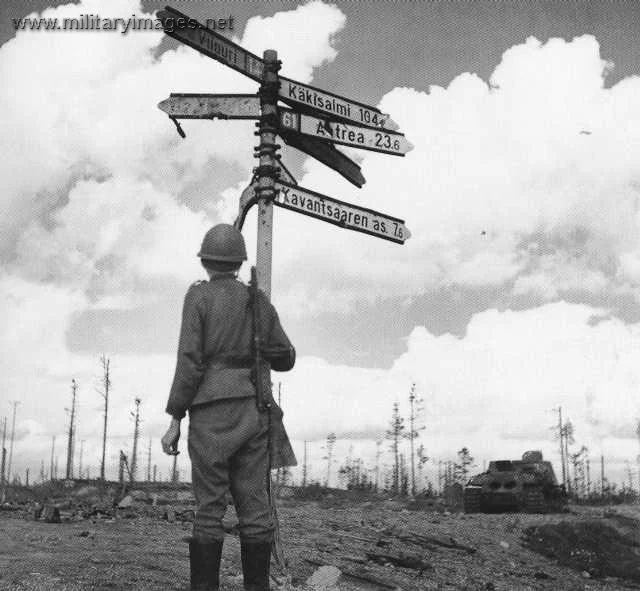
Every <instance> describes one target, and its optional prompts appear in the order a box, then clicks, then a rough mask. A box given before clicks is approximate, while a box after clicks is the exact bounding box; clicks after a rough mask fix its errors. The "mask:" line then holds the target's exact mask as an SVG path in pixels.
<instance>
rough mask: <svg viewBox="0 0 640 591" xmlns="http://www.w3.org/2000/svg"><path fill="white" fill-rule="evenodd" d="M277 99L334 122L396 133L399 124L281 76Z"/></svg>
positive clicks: (363, 105)
mask: <svg viewBox="0 0 640 591" xmlns="http://www.w3.org/2000/svg"><path fill="white" fill-rule="evenodd" d="M278 96H279V98H280V99H281V100H283V101H284V102H285V103H288V104H290V105H291V106H293V107H296V108H297V109H298V110H299V111H305V112H308V113H310V114H315V115H316V116H318V115H320V116H322V115H323V114H327V115H331V117H332V118H333V119H339V120H342V121H353V122H355V123H358V124H359V125H367V126H369V127H379V128H382V129H391V130H395V129H397V128H398V125H397V124H396V123H395V122H394V121H393V120H392V119H391V117H389V115H387V114H386V113H382V112H380V111H379V110H378V109H376V108H375V107H370V106H369V105H365V104H364V103H359V102H356V101H353V100H351V99H347V98H344V97H342V96H338V95H337V94H333V93H331V92H327V91H326V90H320V89H319V88H314V87H313V86H307V85H306V84H302V83H300V82H296V81H295V80H289V79H288V78H284V77H282V76H280V90H279V91H278Z"/></svg>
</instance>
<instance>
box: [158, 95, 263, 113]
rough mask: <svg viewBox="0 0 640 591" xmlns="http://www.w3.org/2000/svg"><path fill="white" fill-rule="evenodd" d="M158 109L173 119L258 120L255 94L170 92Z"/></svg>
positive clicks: (258, 105) (257, 101)
mask: <svg viewBox="0 0 640 591" xmlns="http://www.w3.org/2000/svg"><path fill="white" fill-rule="evenodd" d="M158 108H159V109H160V110H162V111H164V112H165V113H166V114H167V115H169V117H173V118H175V119H214V118H218V119H259V118H260V98H259V97H258V96H257V95H255V94H189V93H174V92H172V93H171V95H170V96H169V98H168V99H165V100H163V101H161V102H159V103H158Z"/></svg>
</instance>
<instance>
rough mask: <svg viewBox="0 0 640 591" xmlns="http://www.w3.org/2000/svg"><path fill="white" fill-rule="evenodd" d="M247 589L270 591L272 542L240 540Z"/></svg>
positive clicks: (247, 590)
mask: <svg viewBox="0 0 640 591" xmlns="http://www.w3.org/2000/svg"><path fill="white" fill-rule="evenodd" d="M240 556H241V558H242V574H243V576H244V589H245V591H269V566H270V562H271V542H245V541H241V542H240Z"/></svg>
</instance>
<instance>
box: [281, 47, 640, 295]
mask: <svg viewBox="0 0 640 591" xmlns="http://www.w3.org/2000/svg"><path fill="white" fill-rule="evenodd" d="M610 68H611V65H610V64H607V63H606V62H605V61H604V60H602V59H601V57H600V52H599V45H598V43H597V41H596V40H595V39H594V38H593V37H591V36H588V35H585V36H583V37H578V38H576V39H574V40H572V41H564V40H560V39H551V40H550V41H548V42H547V43H544V44H543V43H541V42H539V41H537V40H535V39H533V38H531V39H529V40H527V42H526V43H523V44H521V45H518V46H515V47H513V48H511V49H510V50H508V51H506V52H505V53H504V55H503V57H502V61H501V63H500V64H499V65H498V66H497V67H496V69H495V71H494V73H493V75H492V76H491V80H490V84H487V83H486V82H484V81H483V80H481V79H480V78H479V77H478V76H476V75H473V74H467V73H465V74H460V75H459V76H458V77H456V78H455V79H454V80H453V81H452V82H451V83H450V84H449V85H448V87H447V88H441V87H433V86H432V87H431V88H430V90H429V92H428V93H424V92H418V91H416V90H414V89H409V88H396V89H394V90H392V91H390V92H388V93H387V94H386V95H385V96H384V97H383V98H382V100H381V102H380V107H381V108H382V110H383V111H386V112H389V113H390V114H391V115H392V117H393V118H394V119H395V120H396V121H397V122H398V123H399V125H400V128H401V129H402V130H404V131H405V132H406V133H407V136H408V138H409V139H410V141H411V142H412V143H413V144H414V145H415V149H414V150H413V151H412V152H410V153H409V154H408V155H407V156H406V157H405V158H402V159H401V158H396V157H392V156H385V155H379V154H372V153H368V152H367V153H365V152H362V151H361V152H359V154H358V155H359V158H360V159H361V161H362V170H363V173H364V175H365V177H366V178H367V184H366V185H365V186H364V188H363V189H361V190H358V189H355V188H353V187H351V186H348V185H347V183H345V181H344V180H343V179H342V178H340V177H339V176H338V175H337V174H335V173H334V172H332V171H330V170H328V169H327V168H326V167H323V166H322V165H320V164H318V163H315V162H309V163H308V165H307V173H306V174H305V176H304V178H302V179H301V180H300V181H301V184H302V185H303V186H307V187H309V188H311V189H314V190H317V191H320V192H322V193H325V194H327V195H331V196H333V197H337V198H340V199H344V200H346V201H350V202H354V203H357V204H362V205H363V206H366V207H370V208H373V209H377V210H380V211H383V212H386V213H389V214H390V215H395V216H398V217H400V218H404V219H406V222H407V226H408V227H409V229H410V230H411V232H412V237H411V239H410V240H409V241H408V242H407V243H406V244H405V245H404V246H396V245H393V244H388V243H385V242H383V241H381V240H378V239H375V238H370V237H366V236H362V235H360V234H355V233H353V232H347V231H341V230H339V229H336V228H330V227H327V225H326V224H322V223H319V222H317V221H314V220H303V219H301V217H302V216H292V215H284V214H281V213H280V212H278V215H277V219H276V223H277V233H276V248H277V250H278V253H282V254H281V255H280V254H279V256H278V261H277V262H278V266H279V269H280V271H279V272H280V273H282V274H283V275H284V278H283V279H282V284H283V285H289V286H290V289H291V290H292V291H298V292H300V291H301V290H300V289H299V286H298V283H300V281H301V280H300V279H299V277H298V275H297V271H298V270H299V269H300V266H301V264H302V263H301V261H305V262H307V264H309V262H311V264H313V266H314V274H313V278H312V279H313V280H315V285H316V287H318V286H319V285H326V284H330V291H331V292H332V293H330V294H327V297H326V298H325V299H324V303H325V305H326V306H328V307H331V306H332V302H333V301H341V302H342V301H343V300H344V299H345V298H347V299H349V298H350V299H351V301H354V300H356V299H357V298H358V297H360V296H361V295H362V293H366V294H367V296H368V297H375V295H379V296H385V295H398V294H407V295H409V294H415V293H420V292H422V291H425V290H429V289H432V288H435V287H438V286H442V285H453V286H455V285H460V286H482V285H484V286H501V287H502V288H503V290H505V291H506V292H508V291H509V290H510V289H511V285H512V284H514V283H515V285H516V286H517V291H516V293H517V294H522V293H523V292H528V290H533V295H543V296H544V295H545V294H546V297H551V298H557V297H558V296H559V295H562V294H563V293H567V291H571V290H585V291H588V292H589V293H591V294H593V295H596V296H606V295H611V294H613V293H621V292H626V293H628V294H630V295H632V296H634V297H637V288H638V283H637V273H636V266H637V265H635V264H634V263H633V261H635V260H636V259H637V258H638V256H639V255H638V253H639V252H640V223H639V221H640V217H639V216H640V213H639V212H640V207H639V206H638V187H639V185H638V178H639V177H640V167H639V165H638V161H637V158H634V157H633V156H632V155H633V154H636V153H637V151H638V147H639V142H640V116H639V115H638V113H637V111H634V110H633V109H632V108H631V104H632V100H633V99H632V97H633V96H637V95H638V93H639V92H640V78H638V77H632V78H627V79H624V80H622V81H620V82H619V83H617V84H616V85H615V86H613V87H611V88H605V86H604V82H605V79H606V74H607V72H608V71H609V70H610ZM356 152H357V151H356V150H353V151H352V153H356ZM301 237H304V239H303V240H301ZM534 242H538V243H540V248H539V249H535V248H530V246H531V244H532V243H534ZM337 268H338V269H339V275H340V278H341V279H340V282H339V283H338V282H337V281H333V280H332V278H333V276H334V275H335V274H336V269H337ZM417 269H420V270H421V272H416V270H417ZM585 277H587V278H588V280H585ZM307 287H308V285H307ZM311 291H314V290H313V289H311ZM538 291H541V292H542V293H538ZM338 293H340V294H341V295H342V297H341V298H337V297H336V296H337V294H338ZM318 305H321V302H318Z"/></svg>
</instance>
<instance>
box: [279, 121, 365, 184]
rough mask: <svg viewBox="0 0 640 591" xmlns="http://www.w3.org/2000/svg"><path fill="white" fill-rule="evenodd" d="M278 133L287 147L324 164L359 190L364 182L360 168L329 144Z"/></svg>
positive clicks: (292, 134)
mask: <svg viewBox="0 0 640 591" xmlns="http://www.w3.org/2000/svg"><path fill="white" fill-rule="evenodd" d="M279 133H280V136H281V137H282V139H283V140H284V141H285V143H286V144H287V145H289V146H292V147H293V148H297V149H298V150H300V151H301V152H304V153H305V154H309V156H313V157H314V158H315V159H316V160H319V161H320V162H322V164H326V165H327V166H328V167H329V168H332V169H333V170H335V171H336V172H337V173H338V174H341V175H342V176H343V177H344V178H345V179H347V180H348V181H349V182H350V183H352V184H354V185H355V186H356V187H358V188H360V187H362V185H364V183H365V182H366V181H365V178H364V176H363V174H362V172H361V171H360V166H358V164H356V163H355V162H354V161H353V160H351V158H349V157H348V156H345V155H344V154H343V153H342V152H340V150H338V149H337V148H335V147H334V146H332V145H331V144H330V143H329V142H323V141H322V140H318V139H316V138H313V137H308V136H305V135H301V134H299V133H289V132H286V131H284V130H281V131H280V132H279Z"/></svg>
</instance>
